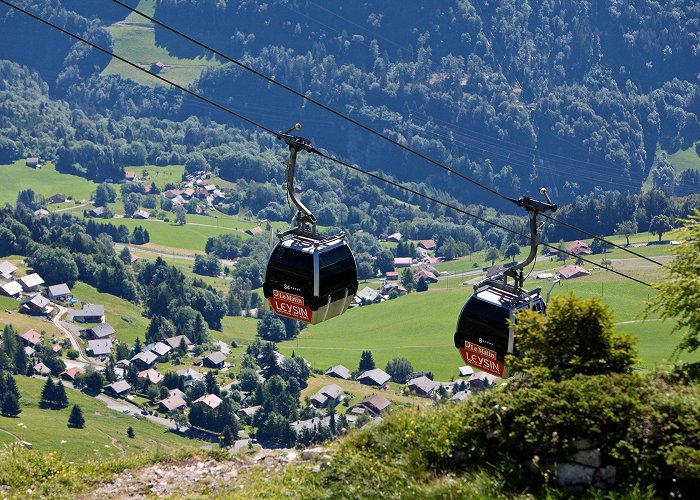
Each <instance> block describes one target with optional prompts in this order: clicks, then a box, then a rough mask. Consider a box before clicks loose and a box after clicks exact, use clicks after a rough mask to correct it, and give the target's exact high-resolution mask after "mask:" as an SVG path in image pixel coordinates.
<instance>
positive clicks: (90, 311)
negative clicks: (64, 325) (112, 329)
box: [73, 304, 105, 323]
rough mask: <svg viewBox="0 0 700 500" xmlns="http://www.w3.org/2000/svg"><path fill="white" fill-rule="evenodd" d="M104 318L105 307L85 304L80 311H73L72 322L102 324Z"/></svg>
mask: <svg viewBox="0 0 700 500" xmlns="http://www.w3.org/2000/svg"><path fill="white" fill-rule="evenodd" d="M104 316H105V306H103V305H101V304H85V305H84V306H83V308H82V309H78V310H75V311H73V321H77V322H79V323H102V322H103V321H104V319H105V318H104Z"/></svg>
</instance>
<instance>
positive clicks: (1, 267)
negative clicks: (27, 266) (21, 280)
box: [0, 260, 17, 279]
mask: <svg viewBox="0 0 700 500" xmlns="http://www.w3.org/2000/svg"><path fill="white" fill-rule="evenodd" d="M15 272H17V266H15V265H14V264H12V263H11V262H8V261H6V260H5V261H3V262H0V274H2V275H3V276H7V279H12V275H13V274H15Z"/></svg>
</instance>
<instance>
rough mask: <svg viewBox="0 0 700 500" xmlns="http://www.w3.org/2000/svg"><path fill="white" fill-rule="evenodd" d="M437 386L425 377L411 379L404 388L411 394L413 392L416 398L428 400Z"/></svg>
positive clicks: (437, 384)
mask: <svg viewBox="0 0 700 500" xmlns="http://www.w3.org/2000/svg"><path fill="white" fill-rule="evenodd" d="M439 385H440V384H439V383H437V382H433V381H432V380H430V379H429V378H428V377H426V376H425V375H423V376H422V377H416V378H412V379H411V380H409V381H408V382H407V383H406V387H408V389H409V390H410V391H411V392H415V393H416V396H421V397H423V398H429V397H430V396H431V395H432V394H433V391H434V390H435V389H437V388H438V386H439Z"/></svg>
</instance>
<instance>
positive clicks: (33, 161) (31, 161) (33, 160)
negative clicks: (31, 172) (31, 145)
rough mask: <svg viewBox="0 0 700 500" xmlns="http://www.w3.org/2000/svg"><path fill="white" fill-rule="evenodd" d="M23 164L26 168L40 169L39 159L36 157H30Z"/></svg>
mask: <svg viewBox="0 0 700 500" xmlns="http://www.w3.org/2000/svg"><path fill="white" fill-rule="evenodd" d="M25 163H26V165H27V166H28V167H33V168H40V165H39V158H38V157H37V156H30V157H29V158H27V159H26V160H25Z"/></svg>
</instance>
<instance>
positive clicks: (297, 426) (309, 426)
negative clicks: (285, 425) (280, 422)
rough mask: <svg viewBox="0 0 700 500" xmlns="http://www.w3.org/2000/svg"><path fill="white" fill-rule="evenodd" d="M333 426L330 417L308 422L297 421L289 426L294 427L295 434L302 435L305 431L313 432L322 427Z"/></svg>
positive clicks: (317, 418)
mask: <svg viewBox="0 0 700 500" xmlns="http://www.w3.org/2000/svg"><path fill="white" fill-rule="evenodd" d="M330 424H331V419H330V417H323V418H321V417H312V418H309V419H307V420H295V421H294V422H291V423H290V424H289V425H291V426H292V429H294V432H297V433H301V432H304V431H305V430H310V431H313V430H314V429H319V428H321V427H329V426H330Z"/></svg>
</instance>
